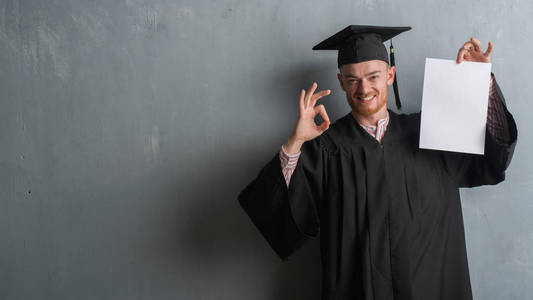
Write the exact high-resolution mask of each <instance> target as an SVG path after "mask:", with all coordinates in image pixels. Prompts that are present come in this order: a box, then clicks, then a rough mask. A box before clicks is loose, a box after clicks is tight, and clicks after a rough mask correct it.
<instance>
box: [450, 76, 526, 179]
mask: <svg viewBox="0 0 533 300" xmlns="http://www.w3.org/2000/svg"><path fill="white" fill-rule="evenodd" d="M493 85H494V92H495V93H496V94H495V95H494V96H496V97H497V98H499V99H497V100H498V101H501V104H502V105H501V108H500V110H502V109H503V111H501V112H500V115H501V116H502V117H500V122H505V123H504V124H503V125H501V128H505V130H507V131H508V132H506V133H505V134H503V136H505V138H503V139H502V138H501V135H502V134H498V135H495V131H494V130H490V129H491V128H489V126H491V124H488V126H487V129H486V132H485V154H484V155H473V154H464V153H454V152H443V158H444V162H445V165H446V168H447V170H448V172H449V173H450V175H451V176H452V177H454V178H456V179H457V183H458V186H459V187H474V186H480V185H486V184H491V185H493V184H497V183H499V182H501V181H503V180H504V179H505V170H506V169H507V167H508V166H509V164H510V162H511V159H512V157H513V152H514V148H515V146H516V141H517V135H518V133H517V129H516V123H515V121H514V118H513V116H512V115H511V113H510V112H509V111H508V110H507V107H506V106H505V99H504V97H503V94H502V92H501V90H500V87H499V86H498V83H497V82H496V78H494V77H493ZM489 123H490V122H489Z"/></svg>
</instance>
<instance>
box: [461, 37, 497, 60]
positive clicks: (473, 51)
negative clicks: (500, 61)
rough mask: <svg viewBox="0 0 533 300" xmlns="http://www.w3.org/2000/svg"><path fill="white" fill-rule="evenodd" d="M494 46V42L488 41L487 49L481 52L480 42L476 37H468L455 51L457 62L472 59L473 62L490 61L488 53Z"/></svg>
mask: <svg viewBox="0 0 533 300" xmlns="http://www.w3.org/2000/svg"><path fill="white" fill-rule="evenodd" d="M493 48H494V44H492V42H489V45H488V47H487V51H486V52H483V49H482V48H481V42H480V41H479V40H478V39H476V38H470V40H469V41H468V42H466V43H465V44H464V45H463V46H462V47H461V48H460V49H459V52H458V53H457V63H458V64H460V63H461V62H463V61H473V62H484V63H488V62H490V53H491V52H492V49H493Z"/></svg>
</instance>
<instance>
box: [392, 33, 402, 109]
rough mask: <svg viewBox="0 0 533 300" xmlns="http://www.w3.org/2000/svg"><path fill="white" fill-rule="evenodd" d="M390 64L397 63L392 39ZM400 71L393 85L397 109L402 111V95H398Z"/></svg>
mask: <svg viewBox="0 0 533 300" xmlns="http://www.w3.org/2000/svg"><path fill="white" fill-rule="evenodd" d="M390 64H391V66H395V65H396V62H395V61H394V47H393V46H392V39H391V40H390ZM397 78H398V70H396V75H395V76H394V82H393V83H392V88H393V89H394V98H396V107H398V109H402V103H401V102H400V94H399V93H398V81H397Z"/></svg>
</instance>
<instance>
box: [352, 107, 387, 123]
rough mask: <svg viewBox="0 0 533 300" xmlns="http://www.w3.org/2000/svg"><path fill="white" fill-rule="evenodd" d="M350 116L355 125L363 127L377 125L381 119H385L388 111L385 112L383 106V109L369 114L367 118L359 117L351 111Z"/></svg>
mask: <svg viewBox="0 0 533 300" xmlns="http://www.w3.org/2000/svg"><path fill="white" fill-rule="evenodd" d="M352 115H353V117H354V118H355V120H356V121H357V123H359V124H361V125H364V126H370V125H374V126H375V125H377V124H378V121H379V120H381V119H384V118H386V117H387V116H388V115H389V111H388V110H387V107H386V106H383V109H380V110H379V111H378V112H376V113H374V114H371V115H369V116H364V115H360V114H357V113H354V111H353V110H352Z"/></svg>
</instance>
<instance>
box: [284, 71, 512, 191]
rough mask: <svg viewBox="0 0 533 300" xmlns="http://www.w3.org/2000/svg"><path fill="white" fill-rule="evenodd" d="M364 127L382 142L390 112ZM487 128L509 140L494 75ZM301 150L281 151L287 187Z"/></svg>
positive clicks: (499, 136)
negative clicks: (375, 122) (292, 152)
mask: <svg viewBox="0 0 533 300" xmlns="http://www.w3.org/2000/svg"><path fill="white" fill-rule="evenodd" d="M359 125H360V126H361V127H363V128H364V129H365V130H366V131H367V132H368V134H370V135H371V136H372V137H373V138H375V139H376V140H377V141H378V142H380V143H381V139H382V138H383V136H384V135H385V131H386V130H387V125H389V113H388V112H387V116H386V117H385V118H383V119H380V120H378V122H377V124H376V125H370V126H365V125H362V124H359ZM487 129H488V130H489V132H490V133H491V135H492V136H494V137H495V139H496V140H497V141H498V142H500V143H505V142H506V141H508V140H509V130H508V128H507V121H506V116H505V104H504V103H503V101H502V100H501V99H500V97H499V96H498V92H497V90H496V86H495V85H494V82H493V79H492V75H491V77H490V89H489V102H488V111H487ZM300 154H301V151H299V152H298V153H295V154H288V153H286V152H285V149H283V145H282V146H281V149H280V151H279V159H280V162H281V171H282V173H283V177H284V178H285V183H286V184H287V187H288V186H289V182H290V180H291V176H292V173H293V172H294V169H295V168H296V164H297V163H298V158H299V157H300Z"/></svg>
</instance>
